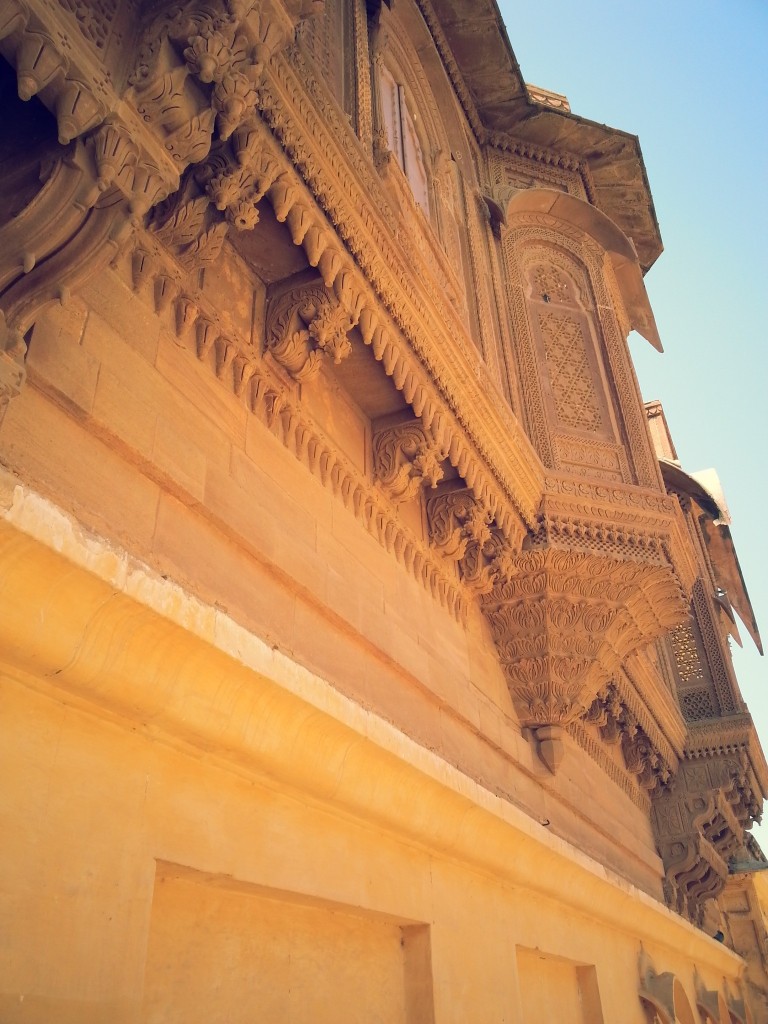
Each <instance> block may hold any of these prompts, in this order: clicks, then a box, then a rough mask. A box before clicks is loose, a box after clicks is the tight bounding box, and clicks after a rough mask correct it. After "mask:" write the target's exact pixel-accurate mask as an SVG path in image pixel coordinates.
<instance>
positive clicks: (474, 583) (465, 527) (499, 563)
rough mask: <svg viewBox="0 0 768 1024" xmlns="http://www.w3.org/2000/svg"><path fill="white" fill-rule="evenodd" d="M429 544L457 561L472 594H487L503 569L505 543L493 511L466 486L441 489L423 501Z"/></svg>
mask: <svg viewBox="0 0 768 1024" xmlns="http://www.w3.org/2000/svg"><path fill="white" fill-rule="evenodd" d="M427 518H428V520H429V528H430V535H431V540H432V544H433V546H434V547H436V548H437V549H438V550H439V551H440V552H441V553H442V554H443V555H444V556H445V557H446V558H450V559H451V560H453V561H455V562H457V564H458V567H459V572H460V574H461V578H462V581H463V582H464V584H465V585H466V586H467V587H468V588H469V589H470V590H472V591H473V592H474V593H475V594H478V595H481V594H486V593H488V591H489V590H491V589H492V588H493V585H494V582H495V581H496V579H497V578H498V577H499V575H501V574H503V572H504V560H505V558H506V557H507V556H508V553H509V551H508V545H507V542H506V540H505V538H504V536H503V535H502V533H501V532H500V531H499V530H498V528H497V527H496V526H495V524H494V521H493V513H492V512H490V511H489V510H488V509H487V508H485V507H484V506H483V505H481V504H480V502H479V501H477V499H476V498H475V497H474V496H473V494H472V492H471V491H470V490H469V489H466V488H464V489H461V490H451V491H445V492H443V493H442V494H438V495H435V496H434V497H433V498H430V499H429V501H428V502H427Z"/></svg>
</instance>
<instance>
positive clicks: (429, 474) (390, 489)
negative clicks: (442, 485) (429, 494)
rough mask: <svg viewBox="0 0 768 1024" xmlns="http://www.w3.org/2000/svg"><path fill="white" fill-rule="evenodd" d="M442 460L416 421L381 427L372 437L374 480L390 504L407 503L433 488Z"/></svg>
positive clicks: (443, 454) (442, 453)
mask: <svg viewBox="0 0 768 1024" xmlns="http://www.w3.org/2000/svg"><path fill="white" fill-rule="evenodd" d="M444 458H445V452H444V451H441V450H440V448H439V447H438V445H437V444H436V443H435V441H434V439H433V438H432V437H430V436H429V434H428V432H427V431H426V430H425V429H424V427H423V426H422V425H421V424H420V423H419V422H418V421H417V420H411V421H409V422H407V423H398V424H397V425H395V426H391V427H385V428H384V429H383V430H379V431H377V432H376V433H375V434H374V436H373V466H374V472H375V474H376V479H377V481H378V483H379V484H380V485H381V487H382V488H383V490H384V491H385V492H386V494H387V496H388V497H389V499H390V501H393V502H395V504H399V503H400V502H405V501H410V500H411V499H412V498H414V497H415V496H416V495H417V494H418V493H419V491H420V490H421V488H422V487H431V488H435V487H437V485H438V483H439V481H440V480H442V478H443V469H442V466H441V465H440V463H441V462H442V461H443V459H444Z"/></svg>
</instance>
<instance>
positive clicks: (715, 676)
mask: <svg viewBox="0 0 768 1024" xmlns="http://www.w3.org/2000/svg"><path fill="white" fill-rule="evenodd" d="M693 611H694V615H695V618H696V625H697V626H698V629H699V633H700V636H701V642H702V644H703V647H704V651H705V652H706V659H707V664H708V667H709V671H710V674H711V678H712V683H713V685H714V688H715V692H716V694H717V700H718V702H719V704H720V707H721V709H722V713H723V714H725V715H728V714H732V713H733V712H734V711H736V702H735V700H734V696H733V689H732V685H731V681H730V679H729V676H728V670H727V668H726V662H725V659H724V657H723V651H722V647H721V641H720V638H719V636H718V633H717V630H716V629H715V627H714V625H713V622H712V609H711V606H710V603H709V601H708V600H707V596H706V593H705V591H704V584H703V583H702V581H701V580H700V579H699V580H697V581H696V583H695V584H694V587H693Z"/></svg>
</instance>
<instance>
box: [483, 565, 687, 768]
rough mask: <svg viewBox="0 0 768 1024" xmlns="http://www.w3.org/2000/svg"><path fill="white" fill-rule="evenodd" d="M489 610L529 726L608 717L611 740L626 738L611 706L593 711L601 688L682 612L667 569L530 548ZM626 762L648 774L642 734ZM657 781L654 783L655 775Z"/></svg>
mask: <svg viewBox="0 0 768 1024" xmlns="http://www.w3.org/2000/svg"><path fill="white" fill-rule="evenodd" d="M483 611H484V612H485V615H486V618H487V619H488V622H489V624H490V626H491V631H492V633H493V638H494V640H495V642H496V647H497V650H498V653H499V657H500V660H501V663H502V665H503V668H504V671H505V674H506V677H507V684H508V686H509V690H510V694H511V696H512V700H513V702H514V705H515V709H516V711H517V713H518V716H519V718H520V721H521V723H522V724H523V725H525V726H528V727H530V728H531V729H533V730H534V733H535V732H536V730H538V729H539V728H540V727H542V726H544V727H547V738H548V741H549V740H556V738H557V735H558V734H557V733H554V734H553V733H552V730H551V728H550V727H555V728H556V729H558V730H561V729H562V728H563V727H564V726H567V725H568V724H569V723H570V722H571V721H573V720H574V719H576V718H578V717H579V716H581V715H583V714H584V712H585V711H586V710H587V709H590V714H595V715H598V716H599V715H603V714H604V715H605V721H604V723H602V727H603V729H604V730H605V731H606V738H607V739H611V738H613V739H615V740H619V739H621V734H620V732H619V731H618V730H617V729H616V719H614V718H613V717H612V716H611V714H610V713H609V711H610V707H607V708H602V707H601V708H595V706H594V704H593V702H594V700H595V697H596V695H597V694H598V693H599V691H600V690H601V688H602V687H603V686H605V684H606V683H607V682H608V681H609V680H610V678H611V676H612V675H613V674H614V673H615V672H616V671H617V670H618V668H619V665H620V664H621V662H622V661H623V659H624V658H626V657H627V656H628V655H629V654H630V653H631V652H632V651H634V650H636V649H638V648H639V647H641V646H642V645H644V644H647V643H649V642H650V641H651V640H653V639H655V638H656V637H657V636H659V635H660V634H662V633H663V632H664V631H665V630H666V629H669V628H670V626H671V625H673V624H674V623H675V622H678V621H679V620H680V617H681V616H682V615H684V614H685V602H684V600H683V599H682V597H681V595H680V592H679V587H678V586H677V584H676V582H675V580H674V577H673V576H672V574H671V572H670V571H669V570H668V569H665V568H663V567H661V566H654V565H648V564H643V563H640V562H631V561H624V560H621V559H617V558H610V557H606V556H604V555H597V554H591V553H586V552H578V551H577V552H568V551H560V550H553V549H551V548H538V549H531V550H528V551H525V552H523V553H522V554H521V555H518V556H510V555H509V554H507V556H506V557H505V559H504V563H503V574H500V575H499V578H498V580H497V582H496V584H495V585H494V587H493V589H492V590H491V591H490V592H489V593H487V594H486V595H485V597H484V598H483ZM624 746H625V748H626V749H625V750H624V753H625V757H626V758H627V759H628V764H631V765H632V766H633V768H632V769H631V770H636V771H637V773H638V774H643V773H646V772H647V770H648V766H647V764H646V762H647V760H648V758H649V757H650V751H648V752H647V754H644V753H643V752H642V751H641V749H640V746H641V743H640V741H639V740H637V733H636V732H635V733H634V734H633V735H631V736H630V735H627V736H626V737H625V738H624ZM649 781H650V779H649Z"/></svg>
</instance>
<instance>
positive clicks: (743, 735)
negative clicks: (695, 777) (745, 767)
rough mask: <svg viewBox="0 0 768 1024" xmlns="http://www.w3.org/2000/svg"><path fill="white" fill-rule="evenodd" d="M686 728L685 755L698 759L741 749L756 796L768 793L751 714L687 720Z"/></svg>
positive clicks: (767, 774)
mask: <svg viewBox="0 0 768 1024" xmlns="http://www.w3.org/2000/svg"><path fill="white" fill-rule="evenodd" d="M688 728H689V733H688V739H687V740H686V744H685V756H686V757H687V758H689V759H690V760H698V759H699V758H706V757H712V756H715V755H718V754H738V753H739V752H740V751H744V752H745V753H746V754H747V756H748V758H749V763H750V766H751V768H752V771H753V772H754V774H755V780H756V782H757V785H758V786H759V790H760V791H759V793H757V794H755V796H756V797H757V798H759V802H762V799H765V797H766V796H768V763H766V760H765V753H764V751H763V748H762V746H761V744H760V740H759V738H758V735H757V730H756V729H755V724H754V722H753V720H752V715H751V714H750V713H749V712H748V711H742V712H739V713H737V714H735V715H727V716H721V717H719V718H707V719H702V720H700V721H696V722H689V723H688Z"/></svg>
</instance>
